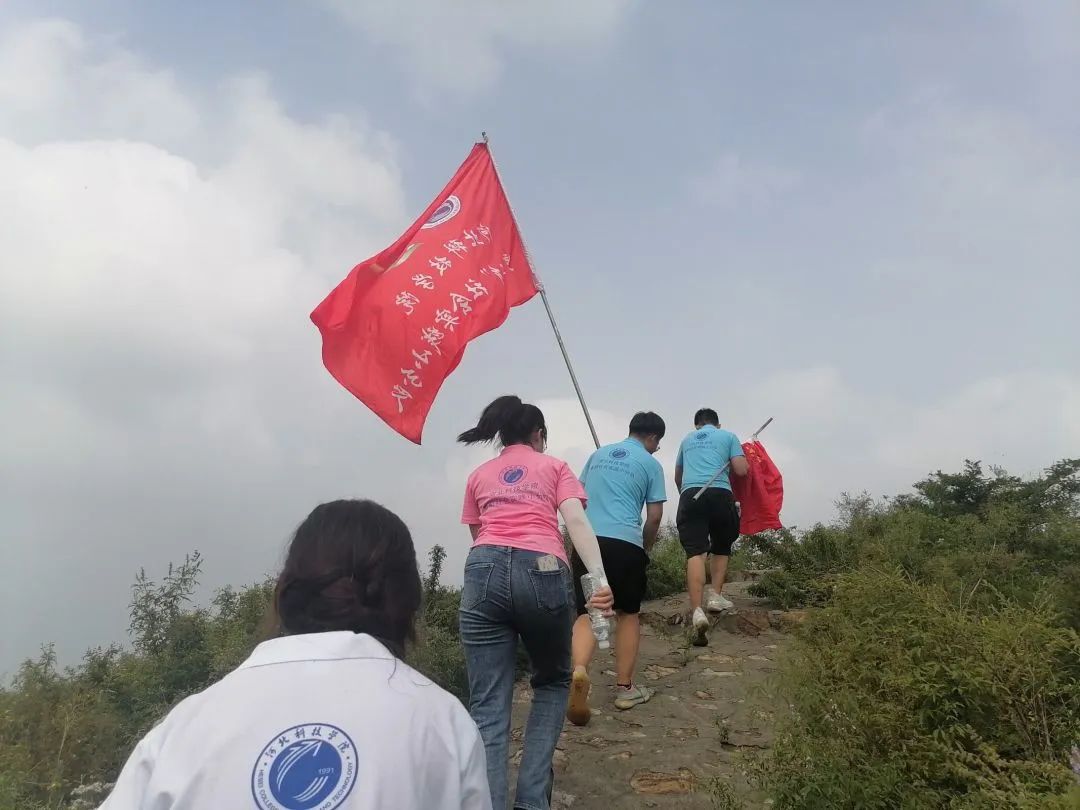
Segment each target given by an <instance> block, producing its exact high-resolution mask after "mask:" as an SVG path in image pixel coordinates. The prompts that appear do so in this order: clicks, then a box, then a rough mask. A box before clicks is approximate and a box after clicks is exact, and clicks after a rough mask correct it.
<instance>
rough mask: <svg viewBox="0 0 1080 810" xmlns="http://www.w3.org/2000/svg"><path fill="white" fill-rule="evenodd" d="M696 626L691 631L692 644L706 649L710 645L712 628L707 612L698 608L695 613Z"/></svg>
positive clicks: (694, 621)
mask: <svg viewBox="0 0 1080 810" xmlns="http://www.w3.org/2000/svg"><path fill="white" fill-rule="evenodd" d="M693 623H694V626H693V629H692V630H691V631H690V643H691V644H693V645H694V646H695V647H704V646H705V645H706V644H708V643H709V628H710V627H711V626H712V625H711V623H710V622H709V617H708V616H706V615H705V611H704V610H702V609H701V608H697V609H696V610H695V611H694V620H693Z"/></svg>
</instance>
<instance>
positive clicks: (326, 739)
mask: <svg viewBox="0 0 1080 810" xmlns="http://www.w3.org/2000/svg"><path fill="white" fill-rule="evenodd" d="M355 784H356V748H355V746H354V745H353V741H352V739H350V738H349V735H348V734H346V733H345V732H344V731H342V730H341V729H340V728H338V727H337V726H331V725H327V724H325V723H308V724H305V725H302V726H293V727H292V728H290V729H286V730H285V731H283V732H281V733H280V734H278V735H276V736H275V737H274V739H272V740H271V741H270V742H269V743H267V744H266V745H265V746H263V749H262V752H261V753H260V754H259V758H258V760H256V762H255V769H254V770H253V771H252V773H251V793H252V795H253V796H254V797H255V804H256V805H257V806H258V807H259V808H261V810H312V808H315V807H318V808H320V810H334V808H335V807H339V806H341V805H342V804H343V803H344V801H345V799H347V798H348V796H349V793H350V792H352V789H353V786H354V785H355Z"/></svg>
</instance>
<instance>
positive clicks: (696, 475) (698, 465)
mask: <svg viewBox="0 0 1080 810" xmlns="http://www.w3.org/2000/svg"><path fill="white" fill-rule="evenodd" d="M741 455H743V449H742V445H741V444H740V443H739V439H738V437H736V435H735V434H734V433H732V432H731V431H730V430H721V429H720V428H718V427H714V426H713V425H705V427H703V428H701V430H695V431H694V432H693V433H691V434H690V435H689V436H687V437H686V438H685V439H683V440H682V444H680V445H679V455H678V456H677V457H676V458H675V466H676V467H682V471H683V476H682V491H683V492H686V490H688V489H699V488H701V487H703V486H705V485H706V484H707V483H708V482H709V479H710V478H712V477H713V476H714V475H716V471H717V470H719V469H720V468H721V467H723V466H724V465H725V464H726V463H727V462H728V461H730V460H731V459H733V458H738V457H739V456H741ZM730 471H731V468H730V467H728V469H726V470H724V472H722V473H721V474H720V477H719V478H717V479H716V480H715V481H714V482H713V484H712V486H713V487H714V488H719V489H731V479H730V478H729V476H728V473H729V472H730Z"/></svg>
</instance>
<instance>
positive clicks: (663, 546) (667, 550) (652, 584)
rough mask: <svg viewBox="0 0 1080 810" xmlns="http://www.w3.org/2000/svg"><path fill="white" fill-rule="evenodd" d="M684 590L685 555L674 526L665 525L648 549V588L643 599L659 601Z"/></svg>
mask: <svg viewBox="0 0 1080 810" xmlns="http://www.w3.org/2000/svg"><path fill="white" fill-rule="evenodd" d="M685 590H686V554H685V553H684V552H683V549H682V546H681V545H680V544H679V535H678V532H677V531H676V530H675V526H674V525H672V524H670V523H667V524H665V525H664V526H662V527H661V528H660V534H659V536H658V537H657V540H656V543H655V544H654V545H653V547H652V548H651V549H649V569H648V586H647V588H646V590H645V598H646V599H660V598H662V597H664V596H671V595H672V594H676V593H681V592H683V591H685Z"/></svg>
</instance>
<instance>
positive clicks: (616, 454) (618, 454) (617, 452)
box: [611, 447, 630, 458]
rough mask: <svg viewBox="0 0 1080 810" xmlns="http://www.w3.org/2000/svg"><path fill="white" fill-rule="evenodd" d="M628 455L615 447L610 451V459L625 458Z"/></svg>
mask: <svg viewBox="0 0 1080 810" xmlns="http://www.w3.org/2000/svg"><path fill="white" fill-rule="evenodd" d="M628 455H630V454H629V453H628V452H627V451H626V450H625V449H623V448H622V447H617V448H615V449H614V450H612V451H611V457H612V458H626V457H627V456H628Z"/></svg>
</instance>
